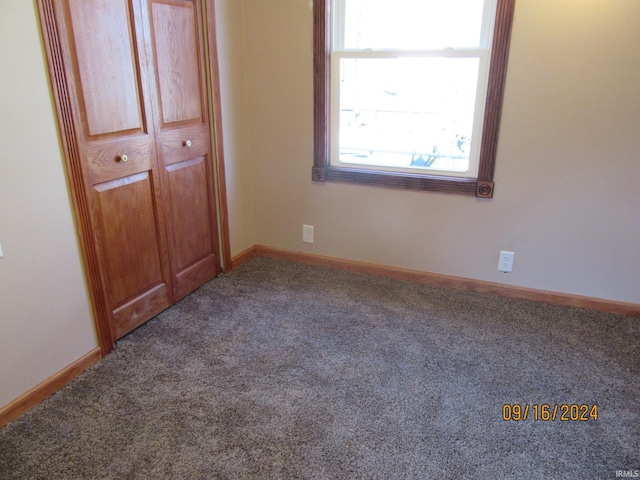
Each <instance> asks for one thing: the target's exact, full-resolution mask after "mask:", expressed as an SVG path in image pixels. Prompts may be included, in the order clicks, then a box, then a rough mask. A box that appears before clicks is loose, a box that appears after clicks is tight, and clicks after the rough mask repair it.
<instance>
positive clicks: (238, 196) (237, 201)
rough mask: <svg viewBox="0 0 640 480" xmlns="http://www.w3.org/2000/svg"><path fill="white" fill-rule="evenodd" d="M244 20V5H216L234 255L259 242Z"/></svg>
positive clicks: (238, 3) (230, 225) (224, 139)
mask: <svg viewBox="0 0 640 480" xmlns="http://www.w3.org/2000/svg"><path fill="white" fill-rule="evenodd" d="M243 21H244V12H243V8H242V2H238V1H235V2H234V1H229V2H227V1H217V2H216V23H217V26H216V34H217V36H216V41H217V43H218V62H219V65H220V94H221V99H222V114H223V117H224V122H223V123H224V124H223V142H224V156H225V159H226V161H225V170H226V171H225V180H226V186H227V203H228V209H229V236H230V241H231V255H232V256H235V255H238V254H239V253H241V252H242V251H244V250H246V249H247V248H250V247H252V246H253V245H255V243H256V241H255V221H254V198H253V181H252V179H253V173H252V163H251V162H250V161H249V159H250V152H251V150H250V148H249V138H250V126H249V116H248V108H249V107H248V104H247V99H248V95H247V83H246V80H247V79H246V69H245V65H246V62H245V49H244V46H245V41H244V28H243ZM241 159H242V160H241Z"/></svg>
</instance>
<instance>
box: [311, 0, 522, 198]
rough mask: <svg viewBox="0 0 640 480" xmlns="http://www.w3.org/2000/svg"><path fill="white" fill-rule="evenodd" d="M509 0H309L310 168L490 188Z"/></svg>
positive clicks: (480, 191) (324, 174) (379, 180)
mask: <svg viewBox="0 0 640 480" xmlns="http://www.w3.org/2000/svg"><path fill="white" fill-rule="evenodd" d="M513 3H514V0H392V1H391V0H319V1H317V2H316V4H321V5H317V6H316V11H315V69H316V75H315V82H316V84H315V108H316V115H315V121H316V139H315V140H316V153H315V154H316V157H315V160H314V172H313V178H314V180H317V181H324V180H337V181H353V182H358V183H372V184H383V185H385V184H386V185H389V186H396V187H401V188H417V189H428V190H439V191H451V192H458V193H467V194H476V195H479V196H492V195H493V183H492V181H493V166H494V157H495V144H496V142H497V130H498V128H497V127H498V124H499V117H500V109H501V101H502V88H503V84H504V73H505V71H506V54H507V51H508V40H509V33H510V27H511V19H512V16H513ZM494 30H495V32H494ZM496 38H497V40H495V39H496ZM494 56H495V58H492V57H494ZM488 92H489V93H488ZM488 100H489V101H488Z"/></svg>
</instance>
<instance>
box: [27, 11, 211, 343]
mask: <svg viewBox="0 0 640 480" xmlns="http://www.w3.org/2000/svg"><path fill="white" fill-rule="evenodd" d="M40 3H41V5H40V7H41V17H42V18H43V21H44V22H46V25H43V28H44V30H45V32H46V34H47V46H48V48H49V50H48V54H49V63H50V70H51V72H52V82H53V83H54V91H55V93H56V100H57V107H58V118H59V120H60V121H61V122H63V125H61V130H63V136H66V137H65V138H66V143H65V148H66V150H67V151H66V154H67V155H66V156H67V165H68V170H69V173H70V182H71V184H72V189H73V190H74V193H75V196H74V200H75V204H76V209H77V210H78V211H79V214H78V218H79V222H80V223H82V224H83V225H84V227H85V236H84V237H83V238H84V241H85V243H88V244H89V245H85V247H86V248H85V250H86V252H85V253H87V252H88V255H89V256H90V257H93V258H92V259H90V260H89V261H88V262H87V261H86V262H85V264H86V265H88V268H90V269H92V270H93V272H92V274H93V277H92V278H93V282H94V284H97V287H96V288H94V290H95V291H94V292H93V293H94V301H96V302H98V304H99V307H98V308H99V309H102V310H103V311H104V319H105V321H106V322H108V324H109V329H110V332H111V336H112V339H113V340H115V339H117V338H120V337H122V336H123V335H125V334H126V333H128V332H130V331H131V330H133V329H134V328H136V327H138V326H139V325H141V324H142V323H144V322H145V321H147V320H148V319H149V318H151V317H152V316H154V315H156V314H157V313H159V312H161V311H162V310H164V309H165V308H167V307H168V306H170V305H171V304H173V303H174V302H176V301H177V300H178V299H180V298H182V297H184V296H185V295H186V294H188V293H189V292H191V291H193V290H194V289H195V288H197V287H198V286H200V285H202V284H203V283H204V282H206V281H207V280H209V279H211V278H213V277H214V276H216V275H217V274H219V273H220V271H221V268H220V260H219V245H218V232H217V219H216V209H215V195H214V194H215V185H214V172H213V163H212V159H211V154H212V153H211V152H212V148H211V147H212V145H211V134H210V126H209V109H208V105H209V104H208V95H207V88H208V87H207V75H206V72H207V70H206V68H205V65H206V62H205V42H204V32H203V18H202V15H203V12H202V5H201V3H200V2H199V1H197V0H41V2H40ZM83 214H84V215H85V216H86V217H88V218H82V215H83ZM94 287H95V285H94Z"/></svg>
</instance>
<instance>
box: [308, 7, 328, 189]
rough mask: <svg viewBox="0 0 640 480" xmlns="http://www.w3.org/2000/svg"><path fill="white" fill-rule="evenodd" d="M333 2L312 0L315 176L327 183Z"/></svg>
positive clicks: (316, 178) (317, 179)
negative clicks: (331, 7)
mask: <svg viewBox="0 0 640 480" xmlns="http://www.w3.org/2000/svg"><path fill="white" fill-rule="evenodd" d="M329 4H330V2H329V1H327V0H316V1H314V2H313V16H314V28H313V35H314V39H313V82H314V89H313V101H314V104H315V105H314V109H313V112H314V113H313V115H314V124H313V140H314V149H313V150H314V157H313V170H312V179H313V180H314V181H317V182H324V181H325V179H326V177H325V170H326V167H327V165H328V158H329V132H330V131H331V122H330V117H329V69H330V68H331V67H330V61H331V43H330V34H329V27H330V25H331V22H330V19H329V12H330V8H329Z"/></svg>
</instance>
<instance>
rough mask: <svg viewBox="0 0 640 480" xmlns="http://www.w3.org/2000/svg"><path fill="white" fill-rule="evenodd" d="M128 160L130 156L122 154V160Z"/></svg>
mask: <svg viewBox="0 0 640 480" xmlns="http://www.w3.org/2000/svg"><path fill="white" fill-rule="evenodd" d="M127 160H129V157H128V156H127V155H120V161H121V162H126V161H127Z"/></svg>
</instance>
